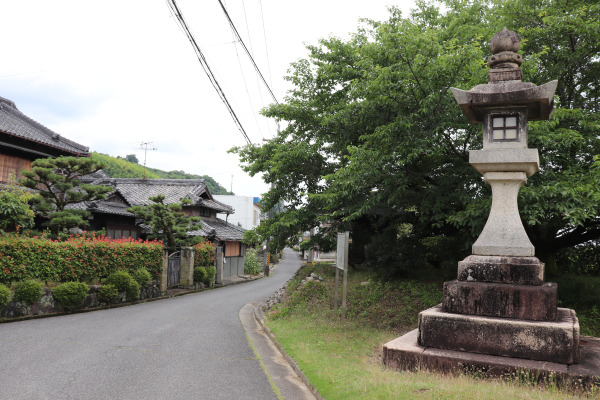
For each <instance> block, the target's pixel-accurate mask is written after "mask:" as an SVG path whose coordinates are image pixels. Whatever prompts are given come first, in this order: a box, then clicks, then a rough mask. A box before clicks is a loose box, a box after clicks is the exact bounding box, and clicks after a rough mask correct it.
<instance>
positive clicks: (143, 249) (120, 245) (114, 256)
mask: <svg viewBox="0 0 600 400" xmlns="http://www.w3.org/2000/svg"><path fill="white" fill-rule="evenodd" d="M87 236H89V234H87ZM87 236H73V237H69V238H67V240H66V241H65V242H60V241H53V240H48V239H44V238H40V237H24V236H20V235H14V234H8V235H1V236H0V282H5V283H6V282H11V281H13V282H18V281H24V280H27V279H37V280H40V281H54V282H70V281H79V282H91V281H94V280H98V279H103V278H105V277H107V276H108V275H109V274H110V273H112V272H115V271H118V270H120V269H123V266H124V265H127V271H129V272H131V273H133V272H134V271H135V270H137V269H140V268H145V269H146V270H148V272H150V275H151V276H152V277H154V278H157V277H159V276H160V272H161V271H162V259H163V253H164V250H163V246H162V244H161V243H160V242H144V241H141V240H132V239H118V240H112V239H110V238H106V237H102V236H101V237H98V236H93V235H92V237H87Z"/></svg>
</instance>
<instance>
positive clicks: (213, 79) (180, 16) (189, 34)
mask: <svg viewBox="0 0 600 400" xmlns="http://www.w3.org/2000/svg"><path fill="white" fill-rule="evenodd" d="M166 1H167V4H168V5H169V9H170V10H171V13H172V14H173V16H174V17H175V18H177V21H178V22H179V24H180V25H181V28H182V29H183V31H184V33H185V34H186V36H187V37H188V39H189V41H190V43H191V44H192V47H193V48H194V52H195V53H196V57H197V58H198V61H200V65H201V66H202V69H203V70H204V72H205V73H206V75H207V76H208V79H209V80H210V83H211V84H212V86H213V88H214V89H215V90H216V91H217V94H218V95H219V97H220V98H221V100H222V101H223V103H224V104H225V107H227V110H228V111H229V114H231V117H232V118H233V121H234V123H235V124H236V126H237V127H238V129H239V130H240V132H241V133H242V135H243V136H244V138H245V139H246V142H247V143H248V144H252V142H251V141H250V138H249V137H248V135H247V134H246V131H245V130H244V127H243V126H242V123H241V122H240V120H239V119H238V117H237V115H236V114H235V111H233V107H231V104H229V101H228V100H227V97H226V96H225V92H224V91H223V89H221V86H220V85H219V82H217V78H216V77H215V75H214V74H213V72H212V70H211V69H210V66H209V65H208V62H207V61H206V58H205V57H204V54H203V53H202V50H200V47H199V46H198V43H196V39H195V38H194V36H193V35H192V32H190V29H189V28H188V26H187V23H186V22H185V20H184V18H183V14H181V11H179V8H178V7H177V3H176V2H175V0H166ZM219 2H220V1H219ZM221 6H223V4H221ZM236 33H237V31H236ZM237 36H238V37H239V35H237Z"/></svg>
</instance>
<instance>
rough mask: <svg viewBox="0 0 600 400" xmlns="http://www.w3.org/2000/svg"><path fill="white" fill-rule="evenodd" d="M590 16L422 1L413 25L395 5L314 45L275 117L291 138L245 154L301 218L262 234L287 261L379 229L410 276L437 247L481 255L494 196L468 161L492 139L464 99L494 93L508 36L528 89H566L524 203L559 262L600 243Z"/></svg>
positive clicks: (541, 136)
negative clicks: (480, 240)
mask: <svg viewBox="0 0 600 400" xmlns="http://www.w3.org/2000/svg"><path fill="white" fill-rule="evenodd" d="M496 3H497V4H496ZM523 3H525V4H523ZM586 4H587V3H586V2H584V1H579V2H577V1H575V2H568V3H567V2H564V1H559V0H554V1H549V2H544V3H543V4H540V2H535V1H527V2H521V1H502V2H494V1H491V0H490V1H485V0H480V1H477V0H475V1H468V2H467V1H460V0H452V1H446V2H444V3H443V5H444V7H445V9H446V11H444V12H442V11H441V10H440V9H438V8H436V7H435V6H434V5H432V4H431V3H428V2H418V3H417V8H416V9H415V10H413V12H412V13H411V14H410V16H408V17H404V16H403V15H402V14H401V12H400V11H399V10H397V9H395V8H391V9H390V17H389V19H388V20H387V21H385V22H375V21H364V24H363V25H362V26H361V28H360V29H359V30H358V32H357V33H355V34H354V35H353V36H352V37H351V38H350V39H349V40H347V41H342V40H340V39H337V38H335V37H332V38H328V39H323V40H321V41H320V42H319V44H318V45H316V46H308V50H309V57H308V59H304V60H299V61H298V62H296V63H294V64H292V69H291V75H290V76H288V77H287V79H288V80H289V81H291V82H292V84H293V89H292V90H291V91H290V92H289V93H288V96H287V97H286V101H285V102H284V103H281V104H278V105H271V106H270V107H268V108H267V109H266V110H265V111H264V114H265V115H266V116H268V117H272V118H275V119H276V120H278V121H285V122H287V127H285V128H284V129H283V130H281V132H280V133H279V134H278V136H277V137H276V138H275V139H274V140H272V141H269V142H267V143H265V144H263V145H262V146H256V145H255V146H246V147H241V148H234V149H232V151H234V152H237V153H238V154H239V155H240V158H241V161H242V165H243V167H244V169H245V170H246V171H247V172H249V173H250V174H251V175H255V174H257V173H263V176H264V179H265V181H266V182H269V183H274V188H272V189H271V190H270V191H269V192H268V193H267V194H266V195H265V196H264V197H263V203H264V206H265V207H266V208H269V207H271V206H273V205H274V204H276V203H278V202H280V201H282V202H284V203H285V204H286V205H287V209H286V210H285V211H283V212H281V213H279V214H277V215H276V216H275V217H274V218H273V219H271V220H269V221H267V222H266V224H265V226H264V228H262V229H261V230H259V232H260V234H261V236H262V237H263V238H266V237H269V236H272V237H274V240H272V241H271V243H273V246H274V247H275V248H281V247H282V246H283V245H285V244H286V242H287V241H288V240H292V239H293V238H294V237H295V236H296V235H297V232H301V231H307V230H309V229H310V228H312V227H315V226H319V224H320V223H321V222H325V221H329V222H333V223H332V225H331V230H334V229H337V228H341V229H344V230H345V229H348V227H349V224H353V223H357V222H358V221H361V222H362V221H365V220H366V221H368V223H369V224H370V226H371V228H372V229H373V230H374V232H377V233H378V234H379V235H381V237H379V238H376V239H375V240H374V243H375V244H376V245H377V246H378V248H377V250H376V251H375V253H377V254H383V253H386V252H387V253H388V254H389V260H397V262H398V265H400V264H403V265H411V266H418V263H419V262H421V263H423V262H425V261H427V257H423V256H422V254H425V253H427V252H430V253H433V254H435V252H436V251H437V246H443V248H445V249H447V248H453V249H454V253H455V256H456V257H460V256H461V254H464V253H465V252H468V250H469V248H470V246H469V244H470V241H473V240H474V239H475V238H476V237H477V236H478V235H479V233H480V232H481V230H482V228H483V225H484V223H485V221H486V219H487V215H488V212H489V205H490V204H491V201H490V200H491V193H490V189H489V186H488V185H486V184H485V182H484V181H483V179H482V177H481V175H480V174H479V173H477V172H476V171H475V170H474V169H473V168H472V167H471V166H470V165H469V163H468V158H469V154H468V152H469V150H470V149H477V148H481V143H482V131H481V127H480V126H475V125H472V124H469V123H468V121H467V120H466V118H465V117H464V116H463V115H462V112H461V111H460V109H459V107H458V106H457V104H456V102H455V100H454V98H453V97H452V95H451V93H450V91H449V88H450V87H458V88H461V89H471V88H472V87H474V86H476V85H477V84H481V83H485V82H487V67H486V65H485V62H486V60H487V58H488V57H489V56H490V55H491V54H490V50H489V47H488V43H489V40H490V38H491V37H492V36H493V35H494V34H495V33H496V32H497V31H499V30H501V29H502V27H503V26H505V25H506V26H507V27H508V28H509V29H510V28H512V29H515V30H518V33H519V34H520V35H521V37H522V39H523V46H522V51H523V52H525V58H526V62H525V64H524V65H523V71H524V76H525V80H529V81H532V82H534V83H536V84H543V83H545V82H547V81H550V80H553V79H557V78H558V79H559V88H558V91H557V93H558V95H559V99H560V101H559V102H557V110H556V112H555V114H554V117H553V118H552V120H551V121H547V122H535V123H531V124H530V131H529V137H530V147H537V148H538V149H539V151H540V156H541V157H540V158H541V171H540V173H538V174H536V175H534V176H533V177H532V178H531V180H530V182H531V184H530V185H528V186H527V187H526V188H523V189H522V191H521V193H520V197H519V203H520V206H521V215H522V217H523V220H524V222H525V224H526V229H527V230H528V233H529V234H530V237H531V239H532V241H533V243H534V245H535V246H536V247H537V248H538V254H539V256H541V257H542V258H544V259H549V258H551V256H552V252H554V251H556V250H557V249H559V248H561V247H565V246H573V245H574V244H577V243H582V242H584V241H586V240H590V239H593V238H594V237H600V229H599V228H600V224H599V222H600V220H599V219H598V218H597V216H598V215H599V214H600V213H599V211H600V210H599V209H598V208H599V207H600V202H599V201H598V200H600V198H599V196H600V193H599V190H598V188H599V187H600V186H599V185H598V183H599V182H600V181H599V177H600V174H599V172H600V169H599V168H598V161H594V156H595V155H597V154H599V150H600V140H599V138H598V137H599V135H598V133H599V132H598V130H599V128H600V124H599V123H598V122H599V121H598V117H597V115H598V113H597V107H598V104H599V102H598V95H599V93H600V91H599V90H598V84H597V76H598V72H599V71H598V57H597V55H598V54H599V52H600V29H598V28H599V26H598V19H597V18H596V17H595V16H596V15H598V11H600V9H599V6H598V5H586ZM523 15H526V16H530V17H531V18H525V19H524V18H523ZM521 26H522V27H523V28H522V29H521V28H519V27H521ZM567 33H568V34H567ZM573 43H574V44H575V45H573ZM562 61H565V62H562ZM567 61H568V62H567ZM571 74H575V75H576V77H575V78H571V77H568V78H567V76H570V75H571ZM319 232H320V233H319V235H318V236H315V239H314V240H315V241H321V242H325V243H326V242H330V238H331V235H330V231H328V229H320V230H319ZM567 239H568V240H567ZM433 258H435V257H433Z"/></svg>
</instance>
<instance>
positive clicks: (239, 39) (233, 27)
mask: <svg viewBox="0 0 600 400" xmlns="http://www.w3.org/2000/svg"><path fill="white" fill-rule="evenodd" d="M173 1H174V0H173ZM218 1H219V4H220V5H221V8H222V9H223V12H224V13H225V17H227V20H228V21H229V25H231V29H232V30H233V32H234V33H235V36H236V38H237V40H238V41H239V42H240V44H241V45H242V47H243V48H244V51H245V52H246V54H247V55H248V58H250V61H251V62H252V66H254V69H255V70H256V73H257V74H258V76H260V79H261V80H262V81H263V83H264V85H265V87H266V88H267V90H268V91H269V93H270V94H271V98H272V99H273V101H274V102H275V103H276V104H279V102H278V101H277V98H276V97H275V95H274V94H273V91H272V90H271V88H270V87H269V84H268V83H267V81H266V80H265V77H264V76H263V74H262V72H260V69H259V68H258V65H256V62H255V61H254V58H253V57H252V54H250V51H249V50H248V48H247V47H246V45H245V44H244V41H243V40H242V37H241V36H240V34H239V32H238V31H237V29H236V27H235V25H234V24H233V21H232V20H231V17H230V16H229V13H228V12H227V9H226V8H225V6H224V5H223V2H222V1H221V0H218Z"/></svg>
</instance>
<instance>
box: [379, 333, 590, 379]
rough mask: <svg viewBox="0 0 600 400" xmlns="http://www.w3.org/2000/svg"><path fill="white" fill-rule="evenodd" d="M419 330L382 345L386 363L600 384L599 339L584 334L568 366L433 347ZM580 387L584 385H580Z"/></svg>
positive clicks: (432, 369) (496, 375)
mask: <svg viewBox="0 0 600 400" xmlns="http://www.w3.org/2000/svg"><path fill="white" fill-rule="evenodd" d="M418 336H419V331H418V329H415V330H413V331H411V332H409V333H407V334H406V335H404V336H400V337H398V338H396V339H394V340H391V341H389V342H388V343H386V344H385V345H384V346H383V363H384V365H386V366H387V367H389V368H394V369H400V370H412V369H417V368H418V369H425V370H430V371H440V372H450V373H464V372H466V373H478V374H479V373H483V374H485V376H486V377H501V376H506V377H514V376H529V377H530V378H532V379H535V381H536V382H538V381H540V380H542V379H547V380H548V382H550V383H552V382H557V383H559V384H561V385H569V384H571V383H575V384H579V385H583V386H585V387H591V386H598V385H600V338H594V337H589V336H582V337H581V340H580V346H581V358H580V361H579V363H578V364H573V365H566V364H559V363H552V362H546V361H532V360H524V359H521V358H509V357H500V356H490V355H485V354H476V353H467V352H461V351H453V350H442V349H434V348H429V347H426V346H422V345H420V344H418V342H417V338H418ZM580 387H581V386H580Z"/></svg>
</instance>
